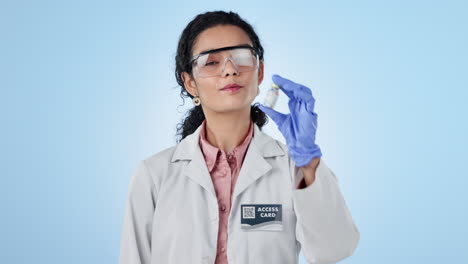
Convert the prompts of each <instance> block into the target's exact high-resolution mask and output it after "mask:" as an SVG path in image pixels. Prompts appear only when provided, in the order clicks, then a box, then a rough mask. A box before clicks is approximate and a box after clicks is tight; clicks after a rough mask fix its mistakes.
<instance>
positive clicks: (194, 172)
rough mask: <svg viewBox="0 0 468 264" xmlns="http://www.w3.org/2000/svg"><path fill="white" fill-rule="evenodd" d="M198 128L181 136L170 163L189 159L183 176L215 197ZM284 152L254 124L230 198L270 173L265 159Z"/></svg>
mask: <svg viewBox="0 0 468 264" xmlns="http://www.w3.org/2000/svg"><path fill="white" fill-rule="evenodd" d="M200 131H201V126H199V127H198V128H197V129H196V130H195V132H193V133H192V134H190V135H188V136H187V137H185V138H184V139H183V140H182V141H181V142H179V144H178V145H177V146H176V149H175V151H174V154H173V156H172V159H171V162H176V161H179V160H190V163H189V164H188V165H187V167H186V168H185V170H184V175H186V176H187V177H189V178H191V179H192V180H194V181H195V182H197V183H198V184H200V185H201V186H202V187H203V188H204V189H206V190H207V191H208V192H209V193H211V194H212V195H213V196H214V197H215V198H216V193H215V190H214V186H213V182H212V179H211V177H210V173H209V171H208V168H207V165H206V162H205V160H204V158H203V153H202V152H201V149H200V146H199V144H198V141H199V137H200ZM283 155H285V152H284V151H283V149H282V148H281V147H280V146H279V144H278V143H277V142H276V141H275V140H274V139H273V138H271V137H270V136H269V135H267V134H265V133H263V132H262V131H261V130H260V128H259V127H258V125H257V124H255V123H254V134H253V138H252V141H251V142H250V145H249V148H248V150H247V153H246V155H245V159H244V163H243V164H242V167H241V170H240V172H239V178H238V179H237V183H236V186H235V189H234V193H233V199H234V197H235V196H237V195H239V194H240V193H241V192H242V191H244V190H245V189H246V188H247V187H248V186H249V185H250V184H251V183H253V182H255V181H256V180H257V179H258V178H260V177H261V176H263V175H265V174H266V173H267V172H268V171H269V170H271V168H272V167H271V165H270V163H268V162H267V161H266V160H265V158H269V157H275V156H283Z"/></svg>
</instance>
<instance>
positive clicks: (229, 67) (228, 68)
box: [221, 57, 239, 76]
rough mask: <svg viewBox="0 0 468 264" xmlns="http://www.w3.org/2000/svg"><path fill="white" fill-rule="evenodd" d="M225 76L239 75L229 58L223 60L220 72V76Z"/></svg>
mask: <svg viewBox="0 0 468 264" xmlns="http://www.w3.org/2000/svg"><path fill="white" fill-rule="evenodd" d="M228 62H230V63H228ZM227 74H233V75H234V74H239V71H238V70H237V67H236V64H235V63H234V62H233V61H232V60H231V58H229V57H228V58H226V59H225V60H224V66H223V69H222V70H221V75H222V76H226V75H227Z"/></svg>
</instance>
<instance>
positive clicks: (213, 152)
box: [199, 120, 253, 264]
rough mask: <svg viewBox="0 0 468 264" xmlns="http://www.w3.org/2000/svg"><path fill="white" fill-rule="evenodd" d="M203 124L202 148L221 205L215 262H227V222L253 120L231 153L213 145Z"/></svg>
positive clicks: (201, 133) (225, 263) (219, 263)
mask: <svg viewBox="0 0 468 264" xmlns="http://www.w3.org/2000/svg"><path fill="white" fill-rule="evenodd" d="M201 125H202V128H201V131H200V140H199V143H200V148H201V150H202V153H203V156H204V157H205V161H206V165H207V167H208V171H209V172H210V175H211V179H212V180H213V185H214V188H215V191H216V196H217V198H218V205H219V231H218V249H217V253H216V261H215V263H216V264H227V263H228V261H227V224H228V217H229V212H230V211H231V196H232V193H233V192H234V186H235V185H236V181H237V177H238V176H239V171H240V169H241V166H242V163H243V162H244V157H245V154H246V152H247V149H248V147H249V144H250V141H251V139H252V137H253V122H252V120H251V121H250V127H249V131H248V132H247V135H246V136H245V139H244V140H243V141H242V143H241V144H240V145H239V146H237V147H235V148H234V150H233V151H232V152H229V153H225V152H224V151H223V150H221V149H219V148H217V147H214V146H213V145H211V144H210V143H209V142H208V140H207V139H206V131H205V125H206V120H205V121H203V123H202V124H201Z"/></svg>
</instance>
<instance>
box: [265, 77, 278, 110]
mask: <svg viewBox="0 0 468 264" xmlns="http://www.w3.org/2000/svg"><path fill="white" fill-rule="evenodd" d="M279 89H280V87H279V86H278V85H277V84H275V83H272V84H271V88H270V89H268V91H267V94H266V96H265V100H264V101H263V105H264V106H268V107H270V108H272V109H273V108H274V107H275V104H276V101H277V100H278V96H279Z"/></svg>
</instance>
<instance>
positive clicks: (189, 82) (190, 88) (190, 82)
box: [182, 72, 198, 97]
mask: <svg viewBox="0 0 468 264" xmlns="http://www.w3.org/2000/svg"><path fill="white" fill-rule="evenodd" d="M182 80H183V81H184V86H185V89H186V90H187V92H188V93H189V94H191V95H192V96H193V97H195V96H198V92H197V86H196V83H195V80H194V79H193V78H192V76H191V75H190V74H189V73H188V72H182Z"/></svg>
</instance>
